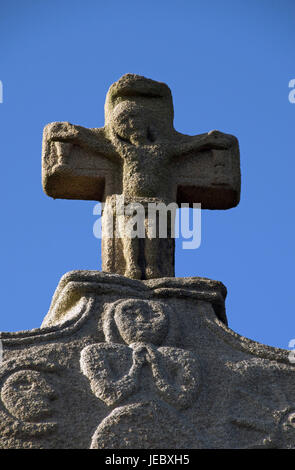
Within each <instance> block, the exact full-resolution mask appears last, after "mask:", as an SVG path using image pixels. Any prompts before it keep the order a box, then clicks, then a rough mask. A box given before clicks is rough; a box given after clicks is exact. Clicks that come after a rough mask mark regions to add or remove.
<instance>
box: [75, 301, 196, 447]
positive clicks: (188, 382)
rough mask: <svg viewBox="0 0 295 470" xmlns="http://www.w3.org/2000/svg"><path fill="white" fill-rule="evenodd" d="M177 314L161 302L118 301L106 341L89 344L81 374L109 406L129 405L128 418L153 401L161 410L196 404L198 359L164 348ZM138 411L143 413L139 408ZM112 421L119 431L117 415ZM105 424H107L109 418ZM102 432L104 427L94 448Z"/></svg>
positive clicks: (108, 319)
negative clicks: (161, 407) (164, 342)
mask: <svg viewBox="0 0 295 470" xmlns="http://www.w3.org/2000/svg"><path fill="white" fill-rule="evenodd" d="M171 314H172V311H171V310H170V307H169V306H168V305H167V304H164V303H162V302H158V301H151V300H137V299H128V300H123V301H122V300H120V301H117V302H115V303H114V304H112V305H111V306H109V307H108V308H107V310H106V312H105V315H104V323H103V328H104V333H105V337H106V343H98V344H92V345H89V346H87V347H85V348H84V349H83V351H82V353H81V370H82V372H83V373H84V374H85V375H86V377H88V379H89V381H90V385H91V389H92V391H93V393H94V394H95V395H96V396H97V398H99V399H100V400H102V401H103V402H104V403H106V404H107V405H108V406H118V405H122V404H123V403H124V402H125V405H126V406H127V409H125V407H123V408H124V413H123V415H124V416H125V417H126V416H127V415H128V409H129V407H130V405H131V404H132V403H137V404H140V403H141V404H142V405H143V404H144V403H146V402H150V400H153V402H154V403H158V406H161V403H163V402H166V403H167V404H169V405H170V406H169V409H170V407H172V408H174V409H181V408H186V407H188V406H190V405H191V404H192V403H193V401H194V399H195V397H196V395H197V392H198V387H199V382H200V373H199V364H198V360H197V358H196V357H195V355H194V354H193V353H191V352H189V351H185V350H183V349H180V348H176V347H171V346H162V347H160V344H162V343H163V341H164V340H165V339H166V338H167V336H168V334H169V330H170V328H171V322H170V319H171ZM122 342H124V343H125V344H122ZM165 406H167V405H165ZM120 409H121V410H122V407H120ZM143 409H145V408H143ZM136 410H137V411H136V413H138V407H137V408H136ZM131 411H132V410H131V409H130V412H131ZM171 412H172V411H171ZM132 413H133V411H132ZM124 419H125V418H124ZM126 419H127V418H126ZM175 419H176V418H175V417H174V420H175ZM117 420H118V415H116V421H117ZM107 422H108V425H109V426H111V427H113V425H114V423H113V420H112V418H111V415H109V417H108V421H107ZM101 425H102V426H103V427H104V426H105V425H106V423H105V420H104V422H103V423H101ZM99 429H101V426H99V428H98V429H97V431H96V438H95V442H96V444H95V443H94V442H93V443H92V445H93V446H94V447H95V446H96V445H98V444H97V442H98V441H97V439H98V437H97V436H98V435H99V436H100V435H101V434H100V431H99Z"/></svg>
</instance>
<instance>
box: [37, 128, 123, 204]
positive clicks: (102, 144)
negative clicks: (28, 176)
mask: <svg viewBox="0 0 295 470" xmlns="http://www.w3.org/2000/svg"><path fill="white" fill-rule="evenodd" d="M119 172H120V165H119V157H118V155H117V153H116V152H115V150H114V148H113V146H112V144H111V142H110V141H109V140H108V139H107V138H106V136H105V133H104V129H87V128H84V127H81V126H75V125H73V124H70V123H68V122H54V123H51V124H49V125H47V126H46V127H45V129H44V133H43V151H42V182H43V188H44V191H45V193H46V194H47V195H48V196H51V197H53V198H62V199H86V200H97V201H101V200H103V198H104V197H105V193H106V192H107V193H108V191H110V192H111V193H112V191H113V190H114V188H113V186H114V185H115V186H116V185H117V179H118V181H119V180H120V178H117V177H118V174H119ZM119 186H120V185H119ZM119 189H120V188H119Z"/></svg>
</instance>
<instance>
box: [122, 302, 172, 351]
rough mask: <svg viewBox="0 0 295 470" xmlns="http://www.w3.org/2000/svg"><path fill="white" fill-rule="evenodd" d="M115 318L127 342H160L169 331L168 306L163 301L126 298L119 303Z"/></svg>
mask: <svg viewBox="0 0 295 470" xmlns="http://www.w3.org/2000/svg"><path fill="white" fill-rule="evenodd" d="M114 318H115V322H116V325H117V327H118V330H119V333H120V335H121V337H122V338H123V340H124V341H125V342H126V343H127V344H132V343H135V342H144V343H151V344H160V343H161V342H162V341H163V339H164V338H165V336H166V334H167V332H168V313H167V307H166V306H165V305H164V304H162V303H161V302H155V301H148V300H133V299H132V300H131V299H130V300H126V301H124V302H121V303H120V304H118V305H117V307H116V311H115V316H114Z"/></svg>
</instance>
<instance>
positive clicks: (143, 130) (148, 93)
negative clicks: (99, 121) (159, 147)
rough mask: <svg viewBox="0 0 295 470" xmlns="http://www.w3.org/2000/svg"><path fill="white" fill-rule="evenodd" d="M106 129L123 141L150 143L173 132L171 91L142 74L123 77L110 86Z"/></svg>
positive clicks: (106, 105) (106, 110)
mask: <svg viewBox="0 0 295 470" xmlns="http://www.w3.org/2000/svg"><path fill="white" fill-rule="evenodd" d="M105 122H106V126H108V127H110V128H112V129H113V130H114V131H115V133H116V134H117V135H118V136H119V137H121V138H122V139H123V140H124V139H126V140H127V141H128V142H131V143H138V144H149V143H152V142H154V141H155V140H156V138H157V135H158V136H162V137H163V136H165V135H167V136H168V135H170V134H171V132H172V131H173V104H172V96H171V92H170V89H169V88H168V86H167V85H165V84H164V83H161V82H156V81H154V80H150V79H147V78H144V77H141V76H138V75H132V74H127V75H123V77H121V78H120V79H119V80H118V81H117V82H115V83H113V85H112V86H111V87H110V89H109V91H108V94H107V97H106V103H105Z"/></svg>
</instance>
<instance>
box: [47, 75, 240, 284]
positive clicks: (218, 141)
mask: <svg viewBox="0 0 295 470" xmlns="http://www.w3.org/2000/svg"><path fill="white" fill-rule="evenodd" d="M42 161H43V164H42V179H43V188H44V191H45V193H46V194H47V195H48V196H51V197H53V198H63V199H84V200H94V201H102V202H107V203H108V204H109V206H110V207H112V208H113V209H114V211H113V212H112V215H111V216H109V215H104V216H103V219H102V220H103V226H106V225H107V224H109V223H110V221H111V219H110V217H114V215H115V216H118V215H119V214H117V213H116V209H115V208H114V201H115V196H118V195H121V196H123V198H124V204H127V203H128V204H129V203H140V204H142V205H143V206H144V208H145V209H144V210H146V207H147V206H148V204H149V203H157V204H158V203H164V204H166V205H168V204H170V203H172V202H174V203H177V204H178V205H180V204H181V203H188V204H190V206H192V204H193V203H201V206H202V208H203V209H228V208H231V207H234V206H236V205H237V204H238V202H239V197H240V166H239V146H238V141H237V139H236V138H235V137H233V136H232V135H229V134H224V133H221V132H218V131H211V132H208V133H205V134H200V135H196V136H189V135H185V134H181V133H179V132H177V131H176V130H175V129H174V127H173V103H172V96H171V91H170V89H169V88H168V86H167V85H166V84H164V83H160V82H156V81H153V80H150V79H147V78H144V77H141V76H138V75H133V74H127V75H124V76H123V77H121V78H120V79H119V80H118V81H117V82H115V83H114V84H113V85H112V86H111V87H110V89H109V91H108V93H107V97H106V103H105V126H104V127H103V128H93V129H87V128H83V127H81V126H76V125H73V124H70V123H68V122H54V123H51V124H48V125H47V126H46V127H45V129H44V135H43V158H42ZM123 207H125V206H123ZM117 211H118V210H117ZM145 219H146V220H145V226H146V227H147V226H148V223H149V220H148V218H147V217H146V215H145ZM124 221H125V223H127V222H128V215H126V216H125V219H124ZM173 223H174V219H173V216H171V217H170V219H168V234H167V238H165V239H163V238H159V237H158V236H157V237H156V238H150V237H149V236H148V235H147V236H146V237H143V238H140V237H136V238H131V237H129V236H127V235H126V236H123V237H121V238H120V237H119V236H116V235H118V234H115V236H114V237H113V238H111V237H104V236H103V239H102V269H103V271H106V272H113V273H117V274H121V275H125V276H126V277H131V278H134V279H150V278H159V277H171V276H174V239H173V236H172V232H173ZM103 233H104V227H103Z"/></svg>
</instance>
